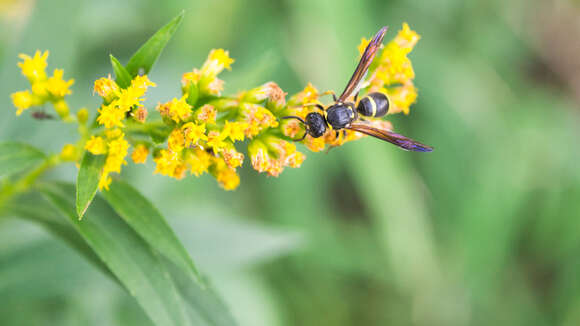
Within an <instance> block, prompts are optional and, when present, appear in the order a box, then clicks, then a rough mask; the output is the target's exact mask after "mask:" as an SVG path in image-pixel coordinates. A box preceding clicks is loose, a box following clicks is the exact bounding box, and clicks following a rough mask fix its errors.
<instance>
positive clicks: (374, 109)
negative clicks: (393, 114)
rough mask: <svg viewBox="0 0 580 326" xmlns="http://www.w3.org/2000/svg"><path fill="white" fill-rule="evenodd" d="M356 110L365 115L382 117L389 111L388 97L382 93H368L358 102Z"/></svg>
mask: <svg viewBox="0 0 580 326" xmlns="http://www.w3.org/2000/svg"><path fill="white" fill-rule="evenodd" d="M356 110H357V111H358V113H360V114H361V115H364V116H365V117H375V118H379V117H382V116H384V115H385V114H387V112H389V98H388V97H387V95H385V94H383V93H379V92H375V93H370V94H369V95H367V96H365V97H363V98H362V99H361V100H360V101H359V102H358V106H357V107H356Z"/></svg>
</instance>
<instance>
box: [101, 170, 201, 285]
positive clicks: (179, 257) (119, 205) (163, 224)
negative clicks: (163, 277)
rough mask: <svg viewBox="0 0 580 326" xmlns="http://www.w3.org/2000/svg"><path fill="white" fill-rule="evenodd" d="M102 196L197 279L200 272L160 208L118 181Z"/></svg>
mask: <svg viewBox="0 0 580 326" xmlns="http://www.w3.org/2000/svg"><path fill="white" fill-rule="evenodd" d="M102 194H103V197H105V199H106V200H107V202H108V203H109V205H111V206H112V207H113V209H114V210H115V212H117V214H119V216H121V217H122V218H123V220H124V221H125V222H127V224H129V225H130V226H131V227H132V228H133V229H134V230H135V231H136V232H137V233H138V234H139V235H140V236H141V237H142V238H143V239H144V240H145V241H146V242H147V243H148V244H149V245H150V246H151V247H153V248H154V249H156V250H157V251H159V252H160V253H161V254H162V255H164V256H166V257H167V259H169V260H170V261H172V262H173V263H174V264H176V265H177V266H179V267H181V268H183V269H184V270H185V271H187V273H188V274H189V275H190V276H191V277H192V278H194V279H195V280H197V281H199V282H201V279H200V275H199V273H198V271H197V269H196V268H195V265H194V264H193V261H192V260H191V257H190V256H189V254H188V253H187V251H186V250H185V248H184V247H183V245H182V244H181V242H180V241H179V240H178V239H177V236H176V235H175V233H174V232H173V230H172V229H171V227H170V226H169V225H168V224H167V221H166V220H165V218H164V217H163V216H162V215H161V214H160V213H159V211H158V210H157V209H156V208H155V207H154V206H153V204H151V202H149V200H147V199H146V198H145V197H143V196H142V195H141V194H140V193H139V192H138V191H137V190H136V189H135V188H133V187H132V186H131V185H129V184H127V183H125V182H122V181H116V182H114V183H113V184H111V187H110V189H109V190H108V191H104V192H103V193H102Z"/></svg>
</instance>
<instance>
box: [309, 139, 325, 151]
mask: <svg viewBox="0 0 580 326" xmlns="http://www.w3.org/2000/svg"><path fill="white" fill-rule="evenodd" d="M304 145H306V147H308V149H309V150H311V151H313V152H320V151H322V150H323V149H324V146H325V145H326V142H325V141H324V138H323V137H318V138H313V137H310V135H308V136H306V138H305V139H304Z"/></svg>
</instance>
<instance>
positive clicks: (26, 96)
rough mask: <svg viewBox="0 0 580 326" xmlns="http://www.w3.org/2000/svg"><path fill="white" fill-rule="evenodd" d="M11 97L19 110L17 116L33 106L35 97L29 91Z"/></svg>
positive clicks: (13, 94)
mask: <svg viewBox="0 0 580 326" xmlns="http://www.w3.org/2000/svg"><path fill="white" fill-rule="evenodd" d="M10 97H11V98H12V103H13V104H14V106H15V107H16V109H17V111H16V115H21V114H22V112H23V111H24V110H26V109H28V108H30V107H31V106H32V103H33V95H32V93H30V91H28V90H26V91H21V92H16V93H12V95H10Z"/></svg>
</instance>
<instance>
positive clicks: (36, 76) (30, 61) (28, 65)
mask: <svg viewBox="0 0 580 326" xmlns="http://www.w3.org/2000/svg"><path fill="white" fill-rule="evenodd" d="M18 57H19V58H20V59H22V60H23V61H22V62H19V63H18V67H20V69H21V70H22V74H23V75H24V76H26V78H28V80H29V81H30V83H34V82H36V81H39V80H44V79H46V72H45V69H46V65H47V64H46V59H47V58H48V51H44V53H41V52H40V51H39V50H36V52H35V53H34V57H32V58H31V57H30V56H28V55H26V54H20V55H18Z"/></svg>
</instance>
